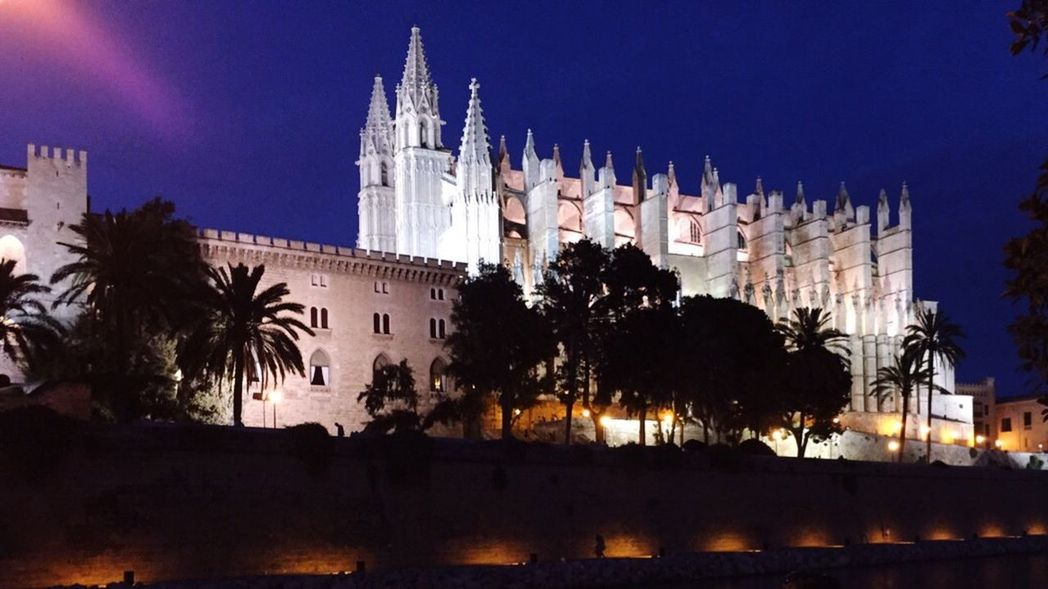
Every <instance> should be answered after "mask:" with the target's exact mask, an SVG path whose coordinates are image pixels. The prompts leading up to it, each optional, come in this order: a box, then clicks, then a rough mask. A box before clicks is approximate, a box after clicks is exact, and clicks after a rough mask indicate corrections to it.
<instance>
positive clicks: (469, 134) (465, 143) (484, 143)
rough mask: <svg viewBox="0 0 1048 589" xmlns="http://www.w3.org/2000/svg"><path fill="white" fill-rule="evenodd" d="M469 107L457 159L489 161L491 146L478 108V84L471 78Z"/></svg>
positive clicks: (481, 110) (482, 113) (482, 112)
mask: <svg viewBox="0 0 1048 589" xmlns="http://www.w3.org/2000/svg"><path fill="white" fill-rule="evenodd" d="M469 90H470V96H469V106H468V107H466V122H465V125H463V127H462V145H461V147H460V148H459V159H460V160H462V161H485V160H490V156H489V155H488V154H489V152H490V151H491V145H490V143H489V142H488V129H487V127H486V126H485V125H484V111H483V109H482V108H481V107H480V93H479V92H478V91H479V90H480V84H478V83H477V79H476V78H473V79H472V80H470V83H469Z"/></svg>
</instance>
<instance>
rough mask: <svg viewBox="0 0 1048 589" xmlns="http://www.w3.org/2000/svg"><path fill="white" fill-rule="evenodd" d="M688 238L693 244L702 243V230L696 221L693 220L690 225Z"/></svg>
mask: <svg viewBox="0 0 1048 589" xmlns="http://www.w3.org/2000/svg"><path fill="white" fill-rule="evenodd" d="M688 238H689V241H691V242H692V243H702V229H701V228H700V227H699V222H698V221H697V220H696V219H692V220H691V223H689V224H688Z"/></svg>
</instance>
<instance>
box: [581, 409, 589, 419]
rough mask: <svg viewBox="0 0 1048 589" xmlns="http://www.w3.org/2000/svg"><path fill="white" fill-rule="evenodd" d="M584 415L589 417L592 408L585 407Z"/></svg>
mask: <svg viewBox="0 0 1048 589" xmlns="http://www.w3.org/2000/svg"><path fill="white" fill-rule="evenodd" d="M582 416H583V417H589V416H590V410H589V409H583V410H582Z"/></svg>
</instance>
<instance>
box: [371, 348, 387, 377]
mask: <svg viewBox="0 0 1048 589" xmlns="http://www.w3.org/2000/svg"><path fill="white" fill-rule="evenodd" d="M388 364H389V358H387V357H386V355H385V354H379V355H378V356H377V357H376V358H375V361H374V362H372V363H371V382H375V375H376V374H378V371H379V370H382V369H383V368H384V367H385V366H386V365H388Z"/></svg>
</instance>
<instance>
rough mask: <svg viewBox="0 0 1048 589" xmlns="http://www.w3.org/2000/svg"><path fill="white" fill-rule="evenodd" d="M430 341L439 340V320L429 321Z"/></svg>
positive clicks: (431, 319)
mask: <svg viewBox="0 0 1048 589" xmlns="http://www.w3.org/2000/svg"><path fill="white" fill-rule="evenodd" d="M429 339H437V320H436V319H433V318H432V317H431V318H430V319H429Z"/></svg>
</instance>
